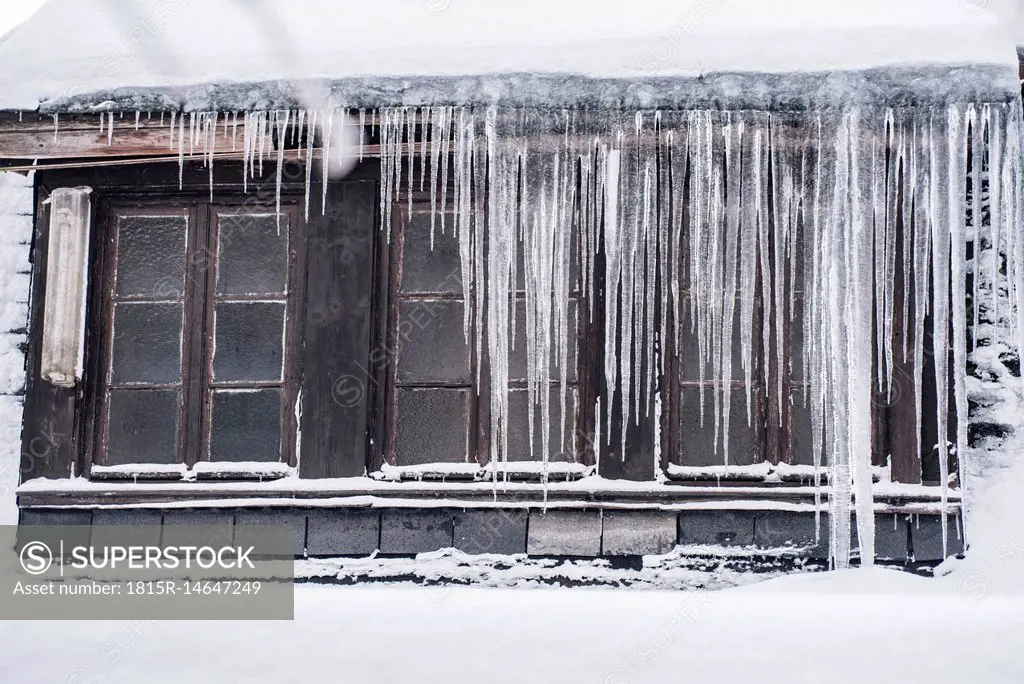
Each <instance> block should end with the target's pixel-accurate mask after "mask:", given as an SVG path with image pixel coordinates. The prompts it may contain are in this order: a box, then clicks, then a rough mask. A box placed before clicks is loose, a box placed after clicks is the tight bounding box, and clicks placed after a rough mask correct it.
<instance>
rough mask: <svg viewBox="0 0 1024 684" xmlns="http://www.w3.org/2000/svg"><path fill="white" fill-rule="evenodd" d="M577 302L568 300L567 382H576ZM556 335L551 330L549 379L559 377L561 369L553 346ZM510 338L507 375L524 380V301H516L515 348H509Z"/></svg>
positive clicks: (512, 378)
mask: <svg viewBox="0 0 1024 684" xmlns="http://www.w3.org/2000/svg"><path fill="white" fill-rule="evenodd" d="M577 310H578V307H577V304H576V302H575V301H570V302H569V336H568V338H567V339H568V340H569V343H570V344H569V349H567V350H566V354H567V356H566V358H567V362H566V365H567V366H568V368H566V378H567V379H568V381H569V382H576V337H577V333H576V328H577V325H576V324H577V319H576V314H577ZM556 339H558V336H557V335H556V334H554V332H552V335H551V362H550V365H549V369H550V373H551V379H552V380H560V379H561V369H560V368H559V367H558V362H559V357H558V350H557V349H556V348H555V340H556ZM512 342H513V340H512V338H510V339H509V347H510V349H509V359H508V377H509V379H510V380H521V381H525V380H526V379H527V378H526V370H527V369H526V301H525V300H522V299H520V300H517V302H516V332H515V349H511V346H512Z"/></svg>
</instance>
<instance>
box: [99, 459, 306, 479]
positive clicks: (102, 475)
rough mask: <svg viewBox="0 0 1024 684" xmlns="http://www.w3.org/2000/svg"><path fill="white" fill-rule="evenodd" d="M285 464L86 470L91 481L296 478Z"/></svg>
mask: <svg viewBox="0 0 1024 684" xmlns="http://www.w3.org/2000/svg"><path fill="white" fill-rule="evenodd" d="M295 474H296V472H295V469H294V468H292V467H290V466H289V465H287V464H285V463H262V462H255V461H253V462H247V461H246V462H237V463H226V462H222V463H212V462H209V461H202V462H200V463H196V464H195V465H194V466H192V468H189V467H188V466H186V465H185V464H183V463H174V464H166V465H165V464H156V463H129V464H124V465H115V466H100V465H94V466H92V468H90V470H89V477H90V478H91V479H93V480H132V481H137V480H171V481H175V480H176V481H182V482H190V481H196V480H258V481H263V480H277V479H281V478H286V477H291V476H293V475H295Z"/></svg>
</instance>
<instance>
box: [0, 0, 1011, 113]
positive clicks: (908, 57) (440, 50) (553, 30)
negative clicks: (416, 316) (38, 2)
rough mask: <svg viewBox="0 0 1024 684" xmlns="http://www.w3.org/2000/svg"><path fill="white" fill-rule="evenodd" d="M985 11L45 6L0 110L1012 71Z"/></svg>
mask: <svg viewBox="0 0 1024 684" xmlns="http://www.w3.org/2000/svg"><path fill="white" fill-rule="evenodd" d="M989 2H990V0H903V1H902V2H900V3H893V2H891V0H857V1H855V0H772V1H765V0H690V1H688V2H682V3H680V2H678V0H635V1H634V2H631V3H628V5H624V4H623V3H622V2H620V0H595V1H594V2H589V3H587V4H586V9H585V10H581V5H580V4H579V3H578V2H576V1H574V0H561V1H555V2H552V1H551V0H519V1H518V2H512V3H480V2H466V1H464V0H381V1H380V2H373V3H351V2H350V3H344V5H339V4H338V3H335V2H331V1H329V0H288V2H283V1H281V0H268V1H266V2H262V3H255V2H254V3H238V2H235V1H234V0H203V1H202V2H199V1H198V0H119V1H118V2H116V3H114V2H110V1H109V0H52V1H51V2H49V3H47V4H46V5H44V6H43V7H42V8H41V9H40V11H39V12H38V13H36V14H35V15H34V16H33V17H32V18H31V19H30V20H29V21H28V22H27V23H26V24H24V25H23V26H21V27H19V28H18V29H16V30H15V31H13V32H12V33H11V34H9V35H8V36H7V37H6V38H5V39H4V40H3V41H0V109H21V108H26V109H34V108H35V107H36V106H37V105H38V103H39V102H40V101H45V100H48V99H52V98H60V97H61V96H73V95H76V94H83V93H86V92H95V91H103V90H109V89H114V88H122V87H159V86H188V85H196V84H202V83H218V84H221V85H223V84H225V83H228V82H249V81H256V82H263V81H275V80H279V79H302V78H321V77H322V78H327V79H349V78H363V77H377V78H379V77H387V76H397V77H418V76H466V75H483V74H491V75H493V74H526V73H530V74H553V73H559V74H574V75H577V76H586V77H600V78H637V77H641V76H696V75H700V74H706V73H711V72H765V73H787V72H793V71H831V70H860V69H870V68H875V67H885V66H891V65H904V66H906V65H910V66H920V65H934V64H970V65H992V64H995V65H1001V66H1005V67H1007V68H1008V69H1011V70H1015V69H1016V61H1015V59H1016V54H1015V50H1014V40H1013V39H1012V34H1011V32H1010V31H1009V30H1007V28H1004V27H1003V26H1002V25H1001V23H1000V20H999V19H998V18H997V17H996V16H995V15H993V14H992V13H990V12H987V11H986V7H987V5H988V3H989ZM243 5H246V7H244V8H243ZM261 8H262V9H261ZM339 8H340V9H339ZM243 10H247V11H243ZM40 45H46V46H47V49H46V50H40V49H39V46H40Z"/></svg>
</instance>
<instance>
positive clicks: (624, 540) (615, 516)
mask: <svg viewBox="0 0 1024 684" xmlns="http://www.w3.org/2000/svg"><path fill="white" fill-rule="evenodd" d="M676 518H677V516H676V514H675V513H672V512H668V511H605V512H604V516H603V527H602V533H601V553H602V554H603V555H605V556H645V555H661V554H664V553H668V552H669V551H671V550H672V549H673V548H675V545H676V535H677V529H678V521H677V520H676Z"/></svg>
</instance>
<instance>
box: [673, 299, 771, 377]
mask: <svg viewBox="0 0 1024 684" xmlns="http://www.w3.org/2000/svg"><path fill="white" fill-rule="evenodd" d="M679 296H680V297H682V298H684V299H685V298H686V297H688V296H689V295H685V294H680V295H679ZM739 306H740V301H739V299H737V300H736V310H735V314H734V317H733V331H732V357H731V358H732V373H731V377H732V379H733V380H743V345H742V343H741V338H740V311H739ZM689 308H690V307H689V304H688V303H681V304H680V307H679V310H680V316H682V318H683V327H682V329H681V330H680V335H679V349H678V352H677V353H678V355H679V379H680V380H684V381H690V382H698V381H700V380H701V377H700V347H699V346H698V336H697V335H696V334H695V333H694V332H691V328H690V326H691V324H692V322H691V319H690V315H689ZM752 350H753V351H752V352H751V357H752V360H753V363H754V367H755V368H757V367H758V366H759V365H760V363H761V359H760V357H761V331H760V330H755V332H754V339H753V345H752ZM705 355H706V356H707V357H708V363H707V364H705V365H704V377H703V380H705V381H709V380H713V378H712V377H711V373H712V372H713V370H712V369H713V368H714V366H713V364H712V363H711V360H712V358H713V357H712V356H711V354H710V351H707V352H705ZM752 376H753V377H757V372H756V371H755V372H754V373H753V374H752Z"/></svg>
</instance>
